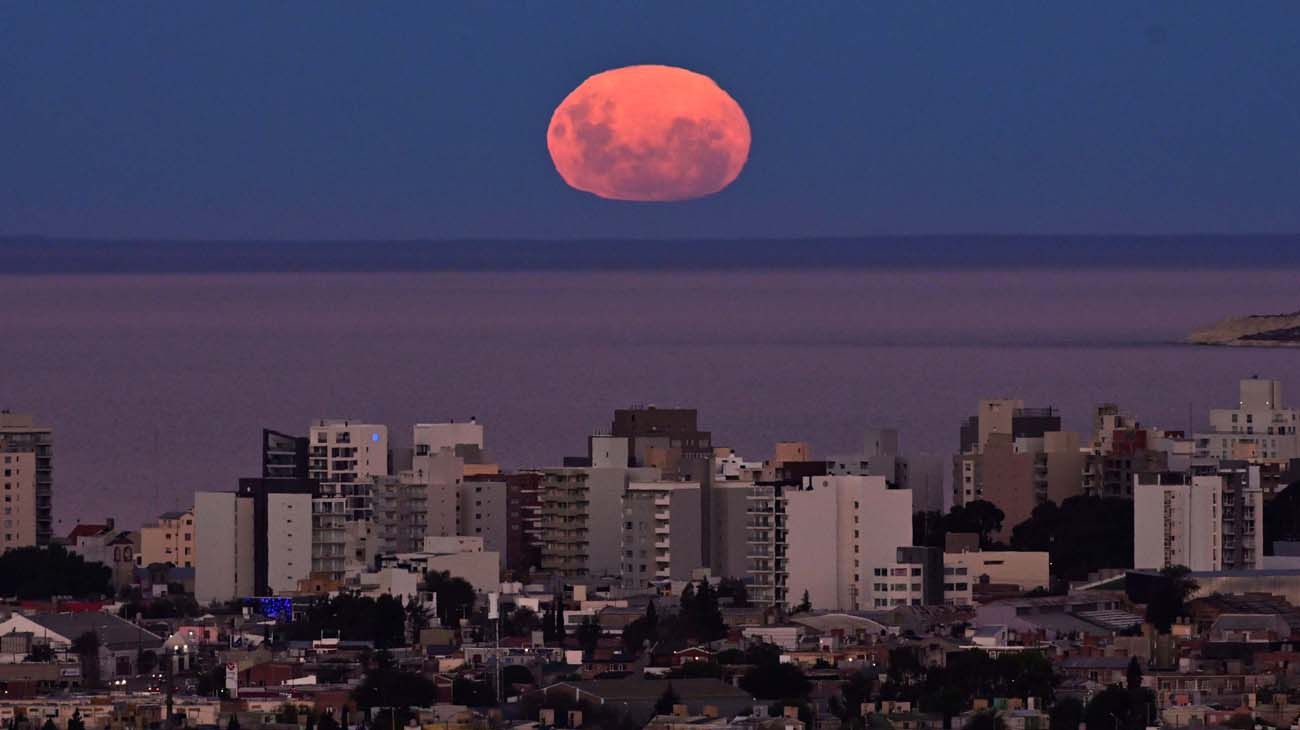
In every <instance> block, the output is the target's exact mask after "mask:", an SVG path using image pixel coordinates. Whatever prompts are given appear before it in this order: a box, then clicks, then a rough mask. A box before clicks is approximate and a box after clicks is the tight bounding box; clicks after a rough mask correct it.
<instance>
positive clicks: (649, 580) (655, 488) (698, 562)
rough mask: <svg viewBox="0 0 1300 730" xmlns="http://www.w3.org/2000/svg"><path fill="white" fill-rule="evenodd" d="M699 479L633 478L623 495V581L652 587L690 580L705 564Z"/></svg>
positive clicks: (640, 586) (642, 586)
mask: <svg viewBox="0 0 1300 730" xmlns="http://www.w3.org/2000/svg"><path fill="white" fill-rule="evenodd" d="M700 529H701V525H700V485H699V484H698V483H697V482H633V483H631V484H629V485H628V487H627V490H626V492H625V493H624V495H623V531H622V537H621V547H622V552H621V555H622V572H623V585H624V587H626V588H629V589H634V590H635V589H643V588H649V587H652V586H655V585H658V584H663V583H666V582H668V581H685V580H690V579H691V575H692V572H693V571H695V570H696V569H697V568H700V567H703V566H704V555H703V553H702V551H701V550H700Z"/></svg>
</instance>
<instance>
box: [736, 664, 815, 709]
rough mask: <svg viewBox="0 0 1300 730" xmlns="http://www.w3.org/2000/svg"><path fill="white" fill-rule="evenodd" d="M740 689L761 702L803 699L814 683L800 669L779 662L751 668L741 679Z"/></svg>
mask: <svg viewBox="0 0 1300 730" xmlns="http://www.w3.org/2000/svg"><path fill="white" fill-rule="evenodd" d="M740 688H741V689H743V690H745V691H746V692H748V693H750V694H752V695H754V696H755V697H757V698H758V699H760V700H785V699H803V698H805V697H807V696H808V692H809V691H811V690H812V683H811V682H809V681H808V678H807V677H805V676H804V674H803V672H802V671H800V669H799V667H797V666H795V665H793V664H785V663H781V662H777V663H776V664H764V665H761V666H756V667H753V668H751V669H750V670H749V671H747V672H745V674H744V676H742V677H741V678H740Z"/></svg>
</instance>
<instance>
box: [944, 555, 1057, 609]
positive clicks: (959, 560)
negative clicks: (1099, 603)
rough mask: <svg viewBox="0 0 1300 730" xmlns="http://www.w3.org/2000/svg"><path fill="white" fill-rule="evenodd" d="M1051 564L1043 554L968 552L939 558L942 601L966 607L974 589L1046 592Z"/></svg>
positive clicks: (969, 602) (1049, 579)
mask: <svg viewBox="0 0 1300 730" xmlns="http://www.w3.org/2000/svg"><path fill="white" fill-rule="evenodd" d="M1050 565H1051V560H1050V557H1049V555H1048V554H1047V553H1046V552H1028V551H1025V552H1021V551H1015V550H969V551H962V552H946V553H944V555H943V600H944V603H945V604H947V605H950V606H969V605H971V603H972V600H973V594H974V590H975V586H977V585H980V584H993V585H1014V586H1016V587H1017V588H1018V589H1019V590H1021V591H1032V590H1034V589H1035V588H1047V587H1048V586H1049V585H1050V583H1051V573H1050Z"/></svg>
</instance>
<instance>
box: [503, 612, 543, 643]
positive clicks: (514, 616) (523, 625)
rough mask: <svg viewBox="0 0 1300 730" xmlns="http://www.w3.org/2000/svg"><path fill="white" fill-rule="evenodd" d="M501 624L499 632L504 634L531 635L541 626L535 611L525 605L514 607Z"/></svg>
mask: <svg viewBox="0 0 1300 730" xmlns="http://www.w3.org/2000/svg"><path fill="white" fill-rule="evenodd" d="M501 624H502V626H501V632H502V633H503V634H505V635H506V636H532V635H533V632H534V631H536V630H538V629H540V628H542V621H541V619H539V618H538V617H537V613H536V612H535V611H533V609H531V608H529V607H527V606H520V607H519V608H516V609H515V610H514V611H513V612H511V614H510V615H509V617H507V618H506V620H505V621H502V622H501Z"/></svg>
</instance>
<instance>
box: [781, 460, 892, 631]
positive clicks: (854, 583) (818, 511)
mask: <svg viewBox="0 0 1300 730" xmlns="http://www.w3.org/2000/svg"><path fill="white" fill-rule="evenodd" d="M783 496H784V501H785V504H784V509H785V520H784V523H785V529H784V530H783V531H782V532H783V533H784V542H785V544H784V553H785V561H784V562H785V575H784V581H783V582H784V587H785V589H786V590H785V597H786V600H788V601H791V602H794V601H798V600H801V599H802V597H803V593H804V592H805V591H806V592H807V593H808V596H809V598H810V600H811V601H812V604H813V606H815V607H817V608H819V609H827V610H837V611H842V610H863V609H866V608H871V607H874V606H876V605H877V604H876V600H877V599H886V598H887V597H886V596H884V595H881V594H880V591H879V590H878V589H877V584H878V581H874V580H873V578H874V577H877V576H878V575H879V571H880V570H888V569H890V568H891V567H896V566H897V564H898V549H899V548H900V547H907V546H910V545H911V544H912V493H911V492H910V491H908V490H906V489H891V488H889V485H888V483H887V481H886V479H885V478H884V477H880V476H823V477H809V478H806V479H805V480H804V481H803V483H802V484H801V485H800V486H799V487H797V488H788V489H785V490H784V495H783ZM772 516H775V515H774V514H773V515H772ZM775 547H776V548H777V549H778V551H779V549H780V548H781V547H782V546H781V545H780V544H779V543H778V544H777V545H776V546H775ZM775 557H776V556H775V555H774V556H773V558H775Z"/></svg>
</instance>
